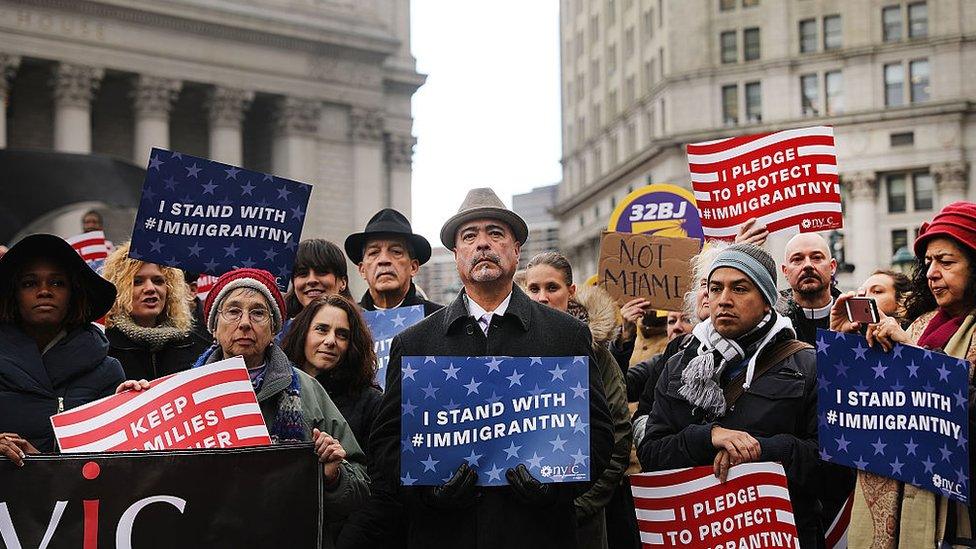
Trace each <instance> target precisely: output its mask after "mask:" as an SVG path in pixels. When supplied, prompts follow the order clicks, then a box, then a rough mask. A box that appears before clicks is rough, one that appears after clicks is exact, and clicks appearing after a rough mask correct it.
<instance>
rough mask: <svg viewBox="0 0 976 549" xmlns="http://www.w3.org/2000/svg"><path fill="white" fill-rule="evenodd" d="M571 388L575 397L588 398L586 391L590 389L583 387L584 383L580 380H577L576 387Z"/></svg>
mask: <svg viewBox="0 0 976 549" xmlns="http://www.w3.org/2000/svg"><path fill="white" fill-rule="evenodd" d="M570 389H571V390H572V391H573V398H586V391H589V389H588V388H586V387H583V384H582V383H581V382H579V381H577V382H576V387H570Z"/></svg>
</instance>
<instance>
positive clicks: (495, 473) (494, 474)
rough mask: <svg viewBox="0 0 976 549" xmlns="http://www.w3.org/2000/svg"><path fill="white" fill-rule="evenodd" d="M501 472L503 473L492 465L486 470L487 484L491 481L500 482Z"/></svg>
mask: <svg viewBox="0 0 976 549" xmlns="http://www.w3.org/2000/svg"><path fill="white" fill-rule="evenodd" d="M502 471H504V469H499V468H498V466H497V465H495V464H494V463H492V464H491V469H489V470H488V482H491V479H495V480H499V481H500V480H501V479H502Z"/></svg>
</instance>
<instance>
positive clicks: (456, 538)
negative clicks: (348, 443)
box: [339, 287, 613, 549]
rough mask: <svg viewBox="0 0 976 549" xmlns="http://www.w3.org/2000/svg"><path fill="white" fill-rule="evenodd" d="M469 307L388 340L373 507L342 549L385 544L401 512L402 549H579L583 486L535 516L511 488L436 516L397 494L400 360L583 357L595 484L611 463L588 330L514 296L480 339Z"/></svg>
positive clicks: (482, 492)
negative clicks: (576, 504) (577, 506)
mask: <svg viewBox="0 0 976 549" xmlns="http://www.w3.org/2000/svg"><path fill="white" fill-rule="evenodd" d="M466 299H467V297H466V296H465V294H464V292H461V293H460V294H459V295H458V297H457V298H456V299H455V300H454V301H453V302H452V303H451V304H450V305H448V306H447V307H445V308H443V309H441V310H440V311H438V312H436V313H434V314H432V315H431V316H429V317H427V318H426V319H424V320H422V321H420V322H419V323H417V324H415V325H413V326H411V327H410V328H407V329H406V330H404V331H403V332H401V333H400V334H399V335H398V336H396V337H395V338H394V339H393V343H392V346H391V351H390V364H389V368H388V369H387V376H386V377H387V379H386V393H384V395H383V402H382V403H381V404H380V411H379V415H378V416H377V418H376V423H375V425H374V427H373V433H372V438H371V439H370V451H371V453H372V457H373V458H372V460H371V461H370V477H371V478H372V479H373V488H374V491H373V497H372V498H371V500H370V504H369V505H368V506H367V507H366V509H364V511H363V512H362V513H360V514H358V516H356V517H353V518H352V519H351V520H350V523H349V524H348V525H347V526H346V528H345V529H344V530H343V533H342V537H341V539H340V542H339V547H342V548H351V547H363V548H367V547H375V546H376V545H377V544H379V543H382V542H383V541H384V540H388V539H389V536H390V535H391V533H390V531H389V528H388V526H389V524H390V517H392V516H395V514H396V513H398V512H400V513H406V514H407V523H408V531H407V533H406V540H407V546H408V547H416V548H419V547H424V548H438V547H444V548H448V547H450V548H455V547H465V548H471V549H478V548H498V547H513V548H514V547H532V548H533V549H545V548H549V547H551V548H565V547H575V546H576V536H575V532H576V517H575V512H574V508H573V500H574V499H575V498H576V497H577V496H579V495H580V494H582V493H583V492H585V491H586V489H587V488H588V485H587V484H585V483H561V484H552V485H550V489H551V490H554V491H555V494H556V501H555V503H553V504H552V505H551V506H546V507H541V508H540V507H532V506H529V505H527V504H525V503H523V502H522V500H520V499H518V497H517V496H516V495H515V493H514V492H513V490H512V489H511V488H509V487H508V486H500V487H487V488H477V489H476V490H477V496H476V497H475V499H474V501H473V503H472V504H471V505H470V506H459V507H458V508H456V509H439V508H435V507H432V506H431V505H430V504H429V503H428V501H429V500H428V499H427V498H425V497H423V494H424V493H429V492H430V488H425V487H403V486H400V484H401V483H400V446H401V433H400V416H401V414H402V406H401V392H400V381H401V359H402V357H405V356H503V355H507V356H589V357H590V360H589V372H590V383H589V392H588V394H589V397H590V460H591V464H590V466H591V469H590V470H591V476H592V478H599V477H600V475H601V474H602V473H603V470H604V469H605V468H606V466H607V462H608V461H609V457H610V452H611V448H612V446H613V427H612V423H611V419H610V413H609V411H608V409H607V401H606V397H605V396H604V391H603V383H602V382H601V381H600V372H599V367H598V366H597V359H596V358H595V357H594V356H593V347H592V341H591V337H590V331H589V330H588V329H587V328H586V326H585V325H583V324H582V323H581V322H579V321H578V320H576V319H574V318H572V317H571V316H569V315H567V314H566V313H563V312H560V311H557V310H554V309H552V308H549V307H546V306H545V305H540V304H538V303H535V302H533V301H532V300H531V299H529V297H528V296H526V295H525V293H524V292H522V290H520V289H519V288H518V287H513V290H512V296H511V301H510V302H509V306H508V309H507V310H506V312H505V314H504V315H503V316H497V315H496V316H493V317H492V319H491V324H490V327H489V329H488V335H487V336H486V335H485V333H484V332H483V331H482V329H481V327H480V326H479V324H478V322H477V321H476V320H475V319H474V317H472V316H470V315H469V314H468V309H467V306H466V301H465V300H466ZM457 465H460V464H456V465H455V467H456V466H457ZM481 474H482V475H483V474H485V472H484V471H481ZM401 505H402V507H401Z"/></svg>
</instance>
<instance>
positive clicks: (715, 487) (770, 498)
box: [630, 463, 800, 549]
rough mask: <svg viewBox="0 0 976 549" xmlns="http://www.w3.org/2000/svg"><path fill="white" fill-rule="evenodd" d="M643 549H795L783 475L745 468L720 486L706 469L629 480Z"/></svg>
mask: <svg viewBox="0 0 976 549" xmlns="http://www.w3.org/2000/svg"><path fill="white" fill-rule="evenodd" d="M630 485H631V491H632V492H633V494H634V508H635V511H636V513H637V525H638V527H639V529H640V537H641V542H642V544H643V546H644V547H687V548H689V549H691V548H695V549H698V548H702V547H715V548H718V547H722V548H725V547H792V548H799V547H800V543H799V541H798V540H797V530H796V522H795V521H794V518H793V506H792V505H791V503H790V493H789V490H787V486H786V473H785V472H784V470H783V466H782V465H780V464H778V463H746V464H743V465H736V466H735V467H732V468H731V469H730V470H729V476H728V480H727V481H726V482H725V483H721V482H719V480H718V479H717V478H715V475H714V473H713V468H712V466H711V465H706V466H704V467H692V468H690V469H674V470H670V471H658V472H654V473H641V474H637V475H631V476H630Z"/></svg>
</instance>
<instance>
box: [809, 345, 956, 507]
mask: <svg viewBox="0 0 976 549" xmlns="http://www.w3.org/2000/svg"><path fill="white" fill-rule="evenodd" d="M817 375H818V383H819V386H820V395H819V398H818V399H817V413H818V415H819V416H820V428H819V430H818V432H819V435H820V459H823V460H825V461H832V462H834V463H839V464H841V465H846V466H848V467H854V468H857V469H861V470H864V471H868V472H871V473H874V474H876V475H881V476H884V477H888V478H893V479H897V480H900V481H902V482H907V483H909V484H913V485H915V486H918V487H919V488H923V489H925V490H929V491H931V492H935V493H936V494H940V495H942V496H945V497H949V498H952V499H955V500H957V501H960V502H962V503H967V502H968V501H969V467H970V461H969V441H968V432H969V416H968V413H969V411H968V406H969V363H968V362H967V361H965V360H962V359H958V358H955V357H951V356H947V355H943V354H941V353H936V352H933V351H929V350H928V349H921V348H918V347H912V346H909V345H895V347H894V348H893V349H892V350H891V352H890V353H885V352H883V351H880V350H876V349H874V348H871V347H869V346H868V344H867V340H866V339H864V337H862V336H861V335H858V334H843V333H840V332H831V331H828V330H822V329H818V330H817Z"/></svg>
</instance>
